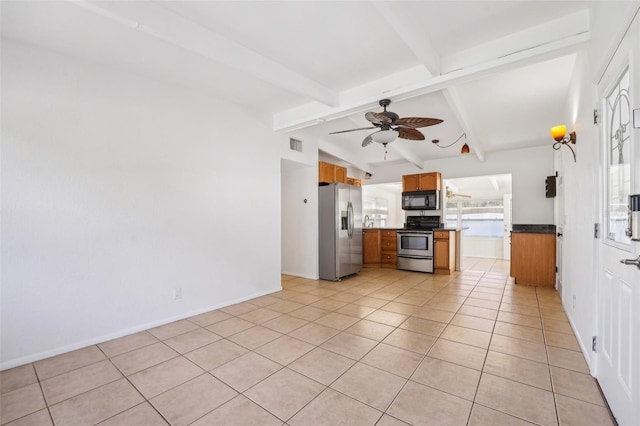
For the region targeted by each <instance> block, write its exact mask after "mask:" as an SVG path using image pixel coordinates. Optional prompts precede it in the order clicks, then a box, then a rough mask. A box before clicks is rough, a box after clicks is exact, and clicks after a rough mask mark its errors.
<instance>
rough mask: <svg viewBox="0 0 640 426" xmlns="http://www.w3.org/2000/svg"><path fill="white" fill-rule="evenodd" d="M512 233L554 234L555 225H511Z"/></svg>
mask: <svg viewBox="0 0 640 426" xmlns="http://www.w3.org/2000/svg"><path fill="white" fill-rule="evenodd" d="M511 232H512V233H519V234H555V233H556V226H555V225H521V224H518V225H512V226H511Z"/></svg>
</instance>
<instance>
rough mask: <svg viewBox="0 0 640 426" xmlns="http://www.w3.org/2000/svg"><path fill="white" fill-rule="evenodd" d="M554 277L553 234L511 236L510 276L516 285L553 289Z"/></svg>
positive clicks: (517, 234) (554, 252) (513, 234)
mask: <svg viewBox="0 0 640 426" xmlns="http://www.w3.org/2000/svg"><path fill="white" fill-rule="evenodd" d="M555 275H556V235H555V234H533V233H532V234H529V233H516V232H514V233H512V234H511V276H512V277H513V278H514V282H515V283H516V284H518V285H530V286H540V287H553V286H554V285H555Z"/></svg>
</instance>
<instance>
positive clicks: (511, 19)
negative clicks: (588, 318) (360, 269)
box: [1, 0, 589, 170]
mask: <svg viewBox="0 0 640 426" xmlns="http://www.w3.org/2000/svg"><path fill="white" fill-rule="evenodd" d="M1 7H2V36H3V37H5V38H7V39H14V40H19V41H23V42H27V43H31V44H35V45H38V46H43V47H46V48H49V49H52V50H55V51H58V52H61V53H64V54H68V55H73V56H78V57H82V58H85V59H88V60H91V61H95V62H97V63H100V64H103V65H104V66H107V67H112V68H115V69H121V70H126V71H130V72H134V73H138V74H140V75H143V76H147V77H149V78H153V79H157V80H161V81H166V82H169V83H172V84H177V85H181V86H184V87H189V88H194V89H196V90H198V91H201V92H205V93H209V94H212V95H214V96H218V97H222V98H224V99H227V100H230V101H232V102H235V103H238V104H240V105H243V106H245V107H246V108H248V109H249V110H251V111H253V112H254V113H255V114H256V116H258V117H260V118H262V119H263V120H265V121H266V122H268V123H269V124H270V125H271V126H272V127H273V129H274V131H276V132H281V133H283V134H289V135H292V136H298V135H302V137H314V138H317V139H318V140H319V147H320V149H321V150H323V151H324V152H327V153H328V154H331V155H334V156H338V157H340V158H343V159H344V160H345V161H351V162H353V163H354V164H355V165H357V166H358V167H360V168H362V169H363V170H367V169H372V168H375V167H376V166H379V165H382V164H391V163H394V162H409V163H413V164H416V165H418V166H421V165H422V163H423V162H424V161H426V160H430V159H434V158H442V157H447V156H453V155H459V152H460V147H461V144H462V142H459V143H458V144H456V145H454V146H453V147H451V148H449V149H439V148H438V147H437V146H435V145H433V144H432V143H431V142H430V141H431V140H432V139H439V140H440V141H441V143H442V144H443V145H446V144H449V143H451V142H453V141H455V140H456V139H458V138H459V137H460V136H461V135H462V134H463V133H464V134H466V139H464V140H465V141H466V142H468V144H469V145H470V147H471V152H472V155H476V156H477V157H478V159H479V160H480V161H482V160H483V159H484V156H485V155H486V154H487V153H489V152H493V151H498V150H504V149H514V148H522V147H531V146H538V145H544V144H549V135H548V129H549V128H550V127H551V126H552V125H555V124H558V120H562V118H563V115H562V111H563V110H564V107H565V105H564V103H565V99H566V95H567V91H568V88H569V84H570V80H571V74H572V71H573V67H574V64H575V62H576V58H577V55H578V53H579V52H580V51H581V50H582V49H584V48H585V46H586V43H587V42H588V41H589V2H583V1H535V0H534V1H482V0H478V1H450V0H445V1H424V2H418V1H407V2H405V1H356V2H353V1H293V2H287V1H229V2H225V1H157V2H156V1H135V2H124V1H123V2H115V1H104V2H100V1H96V2H87V1H83V0H78V1H49V2H19V1H3V2H2V4H1ZM382 98H389V99H391V100H392V104H391V106H390V107H389V108H388V109H389V110H391V111H394V112H396V113H397V114H398V115H400V116H401V117H405V116H418V117H434V118H440V119H443V120H444V122H443V123H442V124H438V125H436V126H432V127H427V128H423V129H421V130H423V133H424V134H425V138H426V140H425V141H420V142H417V141H408V140H401V139H398V140H396V141H394V142H393V143H391V144H389V154H388V155H387V159H386V160H385V159H384V154H383V148H382V146H381V145H379V144H375V143H374V144H371V145H369V146H368V147H366V148H363V147H361V142H362V140H363V138H364V137H365V136H366V135H367V134H368V133H370V132H371V131H367V130H362V131H357V132H350V133H342V134H338V135H328V133H330V132H334V131H338V130H345V129H351V128H356V127H366V126H368V125H369V123H368V122H367V121H366V120H365V119H364V113H365V112H366V111H370V110H372V111H381V110H382V109H381V108H380V107H379V106H378V101H379V100H380V99H382ZM566 124H567V125H569V126H570V125H571V124H572V123H566Z"/></svg>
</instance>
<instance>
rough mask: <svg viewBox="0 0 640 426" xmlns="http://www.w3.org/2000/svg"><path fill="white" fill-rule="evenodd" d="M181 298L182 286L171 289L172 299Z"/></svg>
mask: <svg viewBox="0 0 640 426" xmlns="http://www.w3.org/2000/svg"><path fill="white" fill-rule="evenodd" d="M180 299H182V287H176V288H174V289H173V300H180Z"/></svg>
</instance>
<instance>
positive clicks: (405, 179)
mask: <svg viewBox="0 0 640 426" xmlns="http://www.w3.org/2000/svg"><path fill="white" fill-rule="evenodd" d="M441 187H442V177H441V175H440V173H439V172H431V173H420V174H416V175H404V176H402V192H411V191H432V190H438V191H440V188H441Z"/></svg>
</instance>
